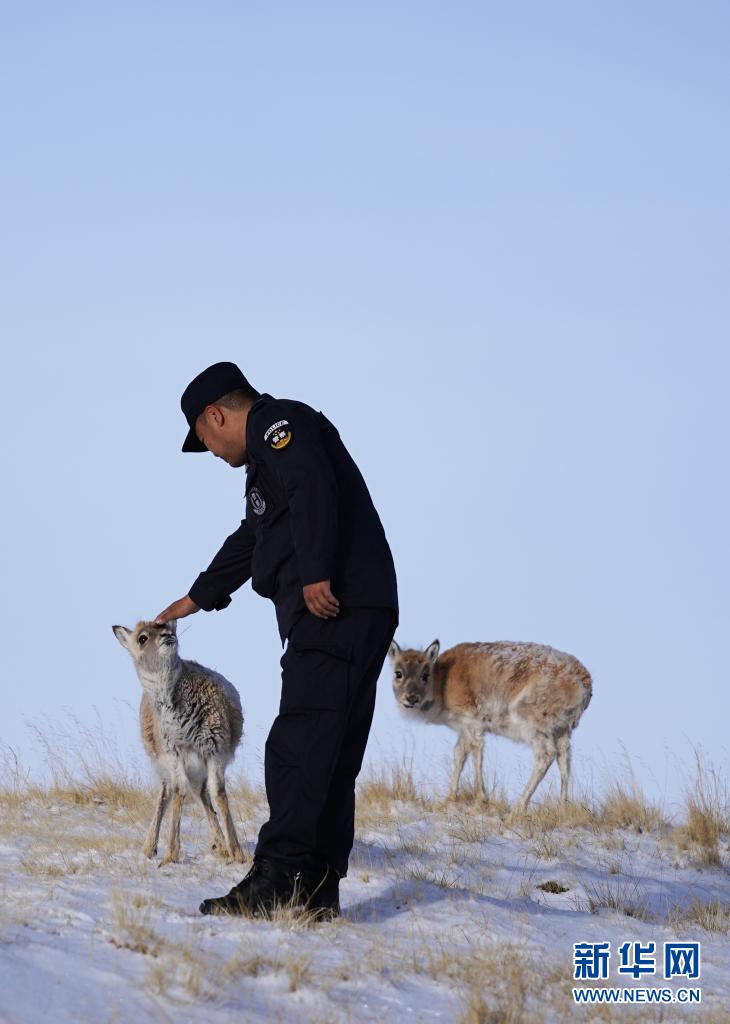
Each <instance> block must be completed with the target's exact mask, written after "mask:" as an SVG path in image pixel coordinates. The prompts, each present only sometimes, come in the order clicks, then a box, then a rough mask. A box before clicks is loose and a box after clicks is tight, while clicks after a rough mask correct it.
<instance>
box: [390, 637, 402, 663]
mask: <svg viewBox="0 0 730 1024" xmlns="http://www.w3.org/2000/svg"><path fill="white" fill-rule="evenodd" d="M399 654H400V647H399V646H398V644H397V643H396V642H395V640H391V642H390V647H389V648H388V657H389V658H390V660H391V661H393V659H394V658H397V657H398V655H399Z"/></svg>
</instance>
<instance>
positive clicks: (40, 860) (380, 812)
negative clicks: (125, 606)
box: [0, 772, 730, 1024]
mask: <svg viewBox="0 0 730 1024" xmlns="http://www.w3.org/2000/svg"><path fill="white" fill-rule="evenodd" d="M538 795H539V794H538ZM701 795H702V794H701ZM703 800H704V802H703ZM233 805H234V814H235V817H236V822H237V824H238V825H240V830H239V834H240V835H241V837H242V840H245V849H246V852H247V855H248V858H249V860H250V854H251V850H252V848H253V844H254V841H255V838H256V834H257V830H258V827H259V825H260V824H261V822H262V821H263V820H265V818H266V816H267V814H266V803H265V800H264V796H263V792H262V791H252V790H250V789H247V788H246V787H239V788H238V790H237V791H236V792H235V793H234V797H233ZM151 806H152V804H151V797H150V794H149V793H148V792H147V791H146V790H144V789H141V788H136V787H134V786H130V785H129V784H127V783H124V782H122V781H121V780H119V781H116V782H115V781H114V780H110V779H106V780H104V779H100V780H98V781H97V782H96V783H94V784H88V785H85V786H77V787H73V786H66V787H57V788H55V789H53V788H51V789H48V790H39V789H35V790H33V789H29V788H27V787H26V788H23V787H18V786H16V787H15V788H14V789H13V788H11V789H9V790H6V791H5V792H4V794H3V795H2V798H1V799H0V891H1V895H2V903H1V904H0V1020H2V1021H8V1022H12V1024H31V1022H36V1021H39V1020H42V1019H45V1020H52V1021H53V1022H54V1024H63V1022H68V1024H79V1022H84V1021H89V1022H94V1024H101V1022H107V1021H108V1022H112V1021H119V1022H122V1021H134V1022H136V1024H142V1022H144V1021H176V1022H187V1021H191V1022H192V1021H200V1022H224V1021H226V1022H228V1021H231V1022H232V1021H236V1022H240V1021H284V1020H286V1021H312V1022H318V1024H320V1022H327V1021H333V1022H334V1021H371V1020H386V1021H403V1020H412V1021H436V1020H440V1021H463V1022H465V1024H478V1022H495V1024H497V1022H503V1021H515V1022H517V1021H519V1022H522V1021H526V1022H529V1021H555V1022H558V1021H562V1020H566V1019H576V1020H613V1019H616V1020H618V1019H622V1020H623V1019H627V1018H630V1019H633V1020H640V1021H645V1020H646V1021H649V1020H665V1021H667V1020H684V1019H687V1020H693V1021H699V1020H702V1021H718V1022H720V1021H730V1012H728V1008H730V956H729V955H728V945H729V944H728V926H729V925H730V874H729V873H728V861H729V851H728V835H727V832H726V831H723V829H726V828H727V821H726V819H725V820H724V822H723V821H721V820H719V819H718V814H717V811H718V809H717V808H715V809H714V810H713V808H712V807H711V806H710V804H709V803H708V801H707V799H706V794H705V797H703V798H702V799H700V800H699V801H698V802H697V803H695V804H691V805H688V816H687V820H686V822H685V823H684V824H682V823H679V824H676V823H675V824H669V823H667V822H664V821H663V820H662V817H661V815H660V814H659V813H658V812H657V811H656V810H655V809H653V808H651V807H647V806H646V804H645V802H642V801H641V799H640V798H639V797H638V796H637V795H636V794H633V795H629V794H626V793H622V792H621V791H620V790H618V789H615V790H614V791H613V792H611V793H609V794H608V795H607V796H605V797H604V798H603V800H602V802H601V803H600V804H596V805H594V806H593V807H591V808H589V807H587V806H586V805H585V804H572V805H570V806H569V807H568V809H567V810H566V811H563V812H561V811H559V810H558V808H557V806H556V805H555V804H551V803H544V804H540V803H539V802H538V803H537V804H536V805H535V808H534V809H533V810H532V812H531V813H528V815H527V816H526V817H525V818H524V819H522V820H520V821H518V822H515V823H514V824H509V823H507V822H506V821H505V820H503V817H500V812H501V813H502V815H503V812H504V808H503V807H501V806H500V805H499V804H498V803H497V804H495V805H494V806H493V807H492V808H490V809H484V808H475V807H474V806H473V805H472V804H471V803H470V802H469V801H468V800H466V799H463V800H460V801H459V802H458V803H455V804H454V803H452V804H444V803H443V802H439V801H437V800H429V799H426V798H425V797H424V796H422V795H421V794H419V793H418V792H416V790H415V787H414V786H413V783H412V780H411V779H409V778H408V777H407V773H403V772H400V773H398V772H396V773H395V774H394V775H392V774H391V775H389V776H388V778H383V777H381V778H379V779H377V778H370V779H369V780H364V781H363V783H362V785H361V787H360V796H359V806H358V832H357V839H356V846H355V849H354V851H353V857H352V860H351V866H350V873H349V876H348V878H347V879H346V880H345V881H344V882H343V883H342V903H343V916H342V918H341V919H339V920H337V921H336V922H334V923H331V924H319V925H307V924H305V923H302V922H301V920H298V919H296V918H294V917H292V916H291V915H287V914H286V913H285V912H282V914H280V915H279V917H278V918H277V919H275V920H273V921H256V922H252V921H248V920H242V919H229V918H203V917H201V916H200V915H199V914H198V912H197V906H198V903H199V901H200V900H201V899H202V898H203V897H206V896H211V895H217V894H219V893H221V892H224V891H226V890H227V889H228V888H229V887H230V885H231V884H233V883H234V882H235V881H237V880H238V879H239V878H240V877H241V876H242V874H243V873H245V871H246V870H247V865H244V866H243V867H242V866H241V865H225V864H222V863H220V862H219V861H217V860H216V859H215V857H214V856H213V855H212V854H211V853H210V852H209V851H208V849H207V832H206V828H205V827H204V822H203V821H202V819H201V818H200V817H199V815H198V812H197V811H196V810H195V809H194V808H192V807H190V806H189V805H187V804H186V809H185V814H184V817H183V845H184V862H183V863H182V864H180V865H168V866H165V867H158V866H157V863H156V862H154V861H148V860H146V859H145V858H144V857H143V856H142V853H141V850H140V847H141V842H142V836H143V832H144V827H145V825H146V820H147V817H148V815H149V813H150V811H151ZM723 813H724V812H723ZM163 836H164V829H163ZM578 942H584V943H588V944H589V946H590V945H592V944H594V943H604V942H610V943H611V947H610V949H611V960H610V974H609V977H608V979H607V980H598V981H575V980H574V978H573V975H574V971H575V970H576V963H575V962H574V943H578ZM626 942H629V943H630V944H632V945H631V952H634V951H635V950H634V947H633V943H634V942H640V943H641V944H642V948H643V950H644V955H646V950H647V949H651V947H650V946H649V945H648V944H650V943H655V947H654V948H655V950H656V973H653V974H646V973H643V974H642V975H641V976H640V977H638V978H637V979H635V978H633V977H631V975H630V973H624V974H620V973H619V972H618V968H619V963H620V953H619V951H620V947H621V946H622V945H623V944H624V943H626ZM665 942H680V943H695V942H699V943H700V955H701V974H700V977H699V979H695V980H688V978H687V977H678V978H672V979H671V980H669V981H665V980H663V977H662V973H661V971H662V966H663V961H662V950H663V944H664V943H665ZM602 948H605V947H602ZM627 956H628V954H627ZM630 962H633V961H629V960H626V963H627V964H628V963H630ZM578 985H582V986H583V987H595V986H602V987H605V986H629V987H642V988H649V987H655V988H666V989H667V990H671V992H676V991H677V990H678V989H679V988H690V987H694V988H695V989H697V988H699V989H700V990H701V1000H702V1005H701V1006H696V1005H692V1006H687V1007H686V1008H684V1009H683V1008H682V1007H681V1006H680V1005H679V1004H677V1003H672V1004H671V1005H669V1004H664V1005H662V1006H661V1007H653V1006H649V1005H644V1006H633V1007H627V1006H608V1005H593V1006H575V1005H574V1004H573V996H572V988H573V987H574V986H578ZM670 997H671V998H676V996H674V997H672V996H669V995H668V996H665V998H670Z"/></svg>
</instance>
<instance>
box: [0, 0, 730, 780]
mask: <svg viewBox="0 0 730 1024" xmlns="http://www.w3.org/2000/svg"><path fill="white" fill-rule="evenodd" d="M729 29H730V11H729V9H728V7H727V5H725V4H719V3H718V4H714V3H699V4H689V3H684V4H676V3H640V4H636V3H613V4H610V5H608V4H606V5H603V8H602V9H599V7H598V5H595V4H591V5H586V4H578V3H575V4H573V3H555V4H538V3H520V4H510V5H506V4H491V3H474V4H471V3H459V2H456V3H451V4H434V3H423V2H419V3H387V4H383V3H370V4H367V5H366V4H361V5H353V4H342V3H339V4H334V3H333V4H320V3H310V4H292V3H287V4H266V5H264V4H260V3H255V4H254V3H243V2H241V3H209V4H204V5H203V4H190V3H175V4H172V3H156V4H148V3H145V4H142V3H134V2H132V3H126V4H124V5H110V4H98V3H75V2H73V0H71V2H69V3H66V4H62V5H61V4H51V3H27V4H22V5H20V4H15V5H5V6H4V8H3V10H2V12H1V13H0V114H1V121H0V130H1V132H2V136H1V137H2V142H1V144H0V146H1V152H2V189H1V191H0V218H1V222H2V231H1V238H2V241H1V242H0V273H1V279H2V285H3V287H2V291H3V302H2V313H1V316H2V323H1V324H0V328H1V337H2V346H3V371H4V372H3V381H4V387H3V391H4V403H5V405H4V422H5V425H6V445H5V450H4V452H3V456H2V458H3V474H2V477H3V484H4V487H3V493H4V499H3V502H2V511H1V512H0V516H1V517H2V538H3V570H4V571H3V579H4V586H3V588H2V624H3V642H4V651H5V659H4V662H5V674H6V677H5V684H4V687H3V689H4V691H5V693H6V698H5V704H4V713H3V718H2V723H0V741H2V743H3V744H6V745H11V746H13V747H14V748H16V749H19V750H20V752H21V755H22V757H23V759H24V760H25V761H26V762H27V763H29V764H35V763H36V761H37V756H38V755H37V752H36V750H35V748H34V746H33V742H32V738H31V735H30V733H29V731H28V728H27V723H28V722H29V721H34V720H37V717H38V716H39V715H40V714H41V713H46V714H47V715H49V716H50V718H51V719H53V720H56V721H58V720H62V719H63V716H64V714H65V712H64V711H63V709H64V708H68V709H71V710H72V712H73V713H74V714H75V715H77V716H78V717H79V718H80V720H82V721H85V722H86V721H89V722H90V721H92V720H93V719H94V709H98V713H99V715H100V717H101V720H102V721H103V722H104V723H106V724H107V725H108V727H109V728H110V730H112V731H114V732H116V734H117V735H118V736H119V738H120V744H121V747H122V750H123V752H124V753H125V755H127V754H128V755H129V757H130V758H131V757H138V756H139V742H138V739H137V736H136V731H135V723H134V716H133V714H132V713H131V712H130V711H129V708H128V707H127V704H128V703H129V704H132V705H136V703H137V700H138V696H139V690H138V683H137V680H136V676H135V675H134V672H133V669H132V665H131V662H130V661H129V659H128V657H127V655H126V653H125V652H124V651H123V650H122V649H121V648H120V647H119V646H118V644H117V643H116V641H115V639H114V637H113V635H112V632H111V629H110V626H111V624H112V623H114V622H121V623H124V624H126V625H132V624H133V623H134V622H135V621H136V620H137V619H138V618H142V617H148V616H152V615H154V614H155V613H156V612H158V611H159V610H160V609H161V608H162V607H163V606H164V605H166V604H167V603H169V602H170V601H172V600H173V599H175V598H177V597H179V596H180V595H182V594H183V593H185V592H186V590H187V588H188V586H189V585H190V584H191V583H192V581H193V579H194V578H195V576H196V575H197V573H198V571H199V570H200V569H202V568H204V567H205V565H207V563H208V561H209V560H210V558H211V557H212V555H213V554H214V552H215V551H216V550H217V548H218V546H219V544H220V542H221V541H222V540H223V539H224V537H225V536H226V535H227V533H229V532H230V530H231V529H233V528H234V527H235V526H236V525H237V524H238V522H239V521H240V519H241V516H242V515H243V511H242V501H241V495H242V489H243V474H242V471H235V472H234V471H232V470H230V469H228V468H227V467H226V466H223V465H222V464H221V463H220V462H218V461H215V460H213V458H212V457H211V456H204V455H203V456H198V455H183V454H182V453H181V452H180V445H181V443H182V439H183V437H184V434H185V424H184V421H183V418H182V414H181V413H180V410H179V396H180V393H181V391H182V390H183V388H184V387H185V385H186V384H187V382H188V381H189V379H190V378H191V377H192V376H193V375H195V374H196V373H197V372H199V370H201V369H202V368H203V367H204V366H206V365H208V364H209V363H211V362H214V361H216V360H219V359H232V360H235V361H236V362H238V363H239V365H240V366H241V367H242V369H243V370H244V372H245V373H246V374H247V375H248V376H249V377H250V379H251V380H252V382H253V383H254V384H255V385H256V386H257V387H259V388H260V389H261V390H267V391H270V392H271V393H273V394H275V395H279V396H282V397H292V398H298V399H301V400H303V401H307V402H310V403H311V404H313V405H314V406H316V407H317V408H322V409H323V410H324V411H325V412H326V413H327V415H328V416H329V417H330V418H331V419H332V420H333V421H334V422H335V423H336V424H337V425H338V426H339V428H340V431H341V434H342V436H343V438H344V439H345V441H346V443H347V444H348V445H349V447H350V450H351V451H352V453H353V455H354V456H355V458H356V460H357V461H358V463H359V465H360V467H361V469H362V471H363V473H364V475H365V477H366V480H367V481H368V484H369V486H370V489H371V492H372V494H373V497H374V499H375V502H376V505H377V507H378V509H379V511H380V513H381V517H382V519H383V522H384V524H385V527H386V531H387V533H388V536H389V539H390V542H391V546H392V548H393V552H394V556H395V560H396V567H397V571H398V577H399V584H400V595H401V603H402V611H401V627H400V629H399V632H398V639H399V640H400V641H401V643H403V644H417V643H423V644H425V643H428V642H430V641H431V640H432V639H433V638H434V637H435V636H438V637H439V638H440V639H441V642H442V645H443V646H448V645H451V644H453V643H457V642H459V641H462V640H493V639H512V640H515V639H523V640H534V641H541V642H546V643H550V644H553V645H554V646H556V647H559V648H562V649H565V650H569V651H571V652H573V653H575V654H576V655H578V657H580V658H581V659H582V660H583V661H584V662H585V664H586V665H587V666H588V668H589V669H590V670H591V672H592V673H593V676H594V684H595V690H594V694H595V695H594V700H593V703H592V704H591V706H590V708H589V709H588V711H587V712H586V715H585V718H584V720H583V722H582V723H581V725H580V727H579V729H578V731H577V732H576V735H575V741H574V749H575V767H576V774H582V775H583V776H584V777H586V778H594V779H597V778H598V775H599V774H600V772H601V770H602V769H601V765H602V764H604V763H606V762H607V763H609V764H613V763H614V761H615V760H616V759H617V757H618V756H619V754H620V750H621V745H622V744H623V745H625V747H626V749H627V751H628V752H629V754H630V755H632V757H634V759H635V765H636V769H637V774H638V775H639V777H640V778H641V779H642V781H643V782H644V784H645V785H646V786H647V788H648V789H650V790H651V791H653V792H656V793H659V794H663V793H666V794H667V796H668V798H669V799H670V800H673V799H675V798H676V797H677V796H678V795H679V792H680V789H681V779H680V776H679V774H678V772H677V766H676V761H675V759H676V758H679V759H681V760H682V761H683V762H687V761H689V759H690V756H691V744H693V743H694V744H700V745H701V746H702V747H703V749H704V750H705V751H706V752H707V754H708V755H709V756H710V757H712V758H713V759H714V760H715V762H716V763H718V764H722V763H725V764H726V763H727V753H728V741H727V721H728V704H729V700H728V670H727V665H726V663H725V661H724V657H723V651H724V647H725V642H724V637H725V631H726V627H727V619H728V600H727V580H728V576H729V575H730V564H728V563H729V561H730V560H729V558H728V543H727V529H728V521H729V516H728V512H729V511H730V510H729V508H728V505H729V502H728V481H727V469H726V465H727V456H726V450H727V440H728V413H727V408H728V400H727V387H728V353H727V323H728V306H729V305H730V303H729V301H728V269H729V266H728V264H729V261H728V255H729V253H728V249H729V248H730V246H729V243H728V239H729V238H730V231H729V228H730V224H729V220H730V217H729V213H730V203H729V201H728V187H727V168H728V133H727V130H726V124H727V109H728V100H729V98H730V97H729V95H728V93H729V90H728V85H729V77H730V75H729V72H728V65H727V50H726V43H727V39H728V30H729ZM188 624H191V628H190V630H189V632H187V633H186V634H185V635H184V637H183V639H182V642H181V647H182V653H183V654H184V655H187V656H190V657H194V658H196V659H198V660H200V661H203V662H207V663H208V664H211V665H214V666H216V667H217V668H218V669H220V670H221V671H223V672H224V673H225V674H226V675H228V676H229V678H230V679H231V680H232V681H234V682H235V683H236V684H237V685H238V687H239V689H240V690H241V694H242V698H243V703H244V709H245V711H246V715H247V722H246V737H245V754H244V757H243V760H242V763H243V764H244V766H246V768H247V770H248V771H249V772H250V773H251V775H252V778H253V779H254V780H255V781H260V780H261V777H262V774H261V773H262V766H261V758H262V753H263V743H264V740H265V737H266V733H267V731H268V728H269V725H270V723H271V721H272V719H273V717H274V715H275V713H276V708H277V705H278V698H279V674H278V673H279V667H278V657H279V656H280V653H281V649H280V646H279V644H278V640H277V635H276V628H275V620H274V612H273V607H272V606H271V605H270V604H269V603H268V602H266V601H263V600H262V599H260V598H258V597H257V596H256V595H255V594H253V593H252V592H251V590H250V588H249V587H248V586H246V587H245V588H244V589H243V590H241V591H239V593H238V594H237V595H236V596H235V597H234V601H233V603H232V604H231V606H230V607H229V608H228V609H227V610H226V611H224V612H214V613H210V614H208V615H206V614H204V613H199V614H198V615H197V616H195V617H194V618H192V619H188V620H187V621H186V622H185V624H182V623H181V630H182V629H183V628H185V626H187V625H188ZM8 698H9V702H8ZM453 739H454V737H453V735H452V734H450V733H449V732H447V730H445V729H435V728H431V729H428V730H426V728H425V727H424V728H420V729H419V728H417V727H412V726H410V725H407V724H406V723H404V721H403V719H401V717H400V715H399V714H398V713H397V711H396V709H395V707H394V703H393V699H392V695H391V691H390V681H389V676H388V675H387V674H384V675H383V677H382V680H381V684H380V691H379V698H378V706H377V711H376V720H375V723H374V727H373V732H372V735H371V745H370V748H369V758H370V759H371V760H372V761H373V762H374V763H377V762H378V761H379V759H381V758H383V757H387V756H399V755H400V753H401V752H402V751H404V750H407V751H410V752H411V753H412V754H413V755H414V756H415V757H416V759H417V760H419V761H420V762H421V763H423V764H425V765H426V766H427V767H428V768H429V770H431V771H432V772H435V773H437V776H438V781H439V782H441V781H442V774H443V762H444V759H448V757H449V756H450V749H451V747H452V744H453ZM495 759H496V763H498V765H499V766H500V771H503V772H504V773H505V774H506V778H507V784H508V786H509V789H510V792H514V791H515V790H516V789H517V788H518V787H519V786H520V784H521V783H522V782H523V781H524V778H525V774H526V772H527V768H528V765H529V752H528V751H527V750H526V749H525V748H517V747H514V746H512V745H511V744H509V742H508V741H507V740H501V739H495V740H493V741H492V742H491V743H490V744H489V751H488V761H489V763H490V764H494V763H495Z"/></svg>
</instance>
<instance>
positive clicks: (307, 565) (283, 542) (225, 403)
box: [155, 362, 398, 917]
mask: <svg viewBox="0 0 730 1024" xmlns="http://www.w3.org/2000/svg"><path fill="white" fill-rule="evenodd" d="M180 404H181V406H182V410H183V413H184V414H185V418H186V420H187V422H188V426H189V428H190V430H189V432H188V435H187V437H186V438H185V443H184V444H183V449H182V450H183V451H184V452H194V451H195V452H204V451H211V452H213V454H214V455H216V456H217V457H218V458H222V459H224V460H225V461H226V462H227V463H228V464H229V465H230V466H233V467H235V468H238V467H241V466H243V465H244V464H245V466H246V516H245V519H244V520H243V521H242V522H241V525H240V526H239V527H238V529H237V530H235V531H234V532H233V533H232V534H231V535H230V537H228V538H227V540H226V541H225V542H224V543H223V546H222V547H221V549H220V551H219V552H218V553H217V554H216V556H215V557H214V559H213V561H212V562H211V563H210V565H209V566H208V568H207V569H206V570H205V572H202V573H201V574H200V575H199V576H198V578H197V579H196V580H195V582H194V583H193V585H192V587H191V588H190V591H189V593H188V594H187V595H186V596H185V597H183V598H180V600H178V601H175V602H174V603H173V604H172V605H170V606H169V607H168V608H166V609H165V610H164V611H163V612H161V613H160V614H159V615H158V616H157V618H156V620H155V621H156V622H158V623H162V622H167V621H169V620H170V619H177V618H181V617H183V616H185V615H189V614H191V613H192V612H196V611H198V609H200V608H203V609H205V610H206V611H211V610H212V609H214V608H215V609H222V608H225V607H227V606H228V605H229V604H230V603H231V596H230V595H231V594H232V593H233V591H234V590H237V589H238V588H239V587H240V586H241V585H242V584H243V583H245V582H246V581H247V580H248V579H251V585H252V587H253V589H254V590H255V591H256V592H257V593H258V594H261V595H262V596H264V597H269V598H271V600H272V601H273V602H274V606H275V608H276V616H277V621H278V626H279V633H280V635H281V639H282V644H283V643H284V642H285V641H286V650H285V652H284V654H283V656H282V658H281V668H282V688H281V701H280V704H279V714H278V715H277V717H276V719H275V720H274V724H273V725H272V727H271V731H270V733H269V735H268V738H267V740H266V746H265V757H264V773H265V783H266V795H267V799H268V803H269V820H268V821H267V822H266V823H265V824H264V825H263V826H262V828H261V831H260V832H259V837H258V842H257V844H256V849H255V850H254V862H253V866H252V868H251V870H250V871H249V872H248V874H247V875H246V877H245V878H244V879H243V880H242V881H241V882H240V883H239V884H238V885H236V886H234V888H233V889H231V891H230V892H229V893H228V894H227V895H226V896H221V897H218V898H215V899H207V900H204V901H203V903H202V904H201V905H200V910H201V912H202V913H204V914H209V913H240V914H249V915H257V914H262V913H268V912H269V911H270V910H271V909H272V908H273V907H274V906H275V905H276V904H279V903H282V902H289V903H290V905H297V906H303V907H306V908H307V909H308V910H310V911H313V912H314V913H315V914H316V915H317V916H322V917H331V916H335V915H336V914H338V913H339V880H340V878H342V877H344V876H345V875H346V874H347V865H348V858H349V855H350V851H351V850H352V844H353V837H354V815H355V779H356V777H357V775H358V773H359V771H360V768H361V765H362V759H363V754H364V752H365V745H366V743H367V738H368V734H369V731H370V725H371V722H372V717H373V710H374V706H375V689H376V682H377V679H378V676H379V674H380V670H381V668H382V665H383V662H384V660H385V656H386V653H387V651H388V647H389V644H390V641H391V640H392V638H393V634H394V632H395V628H396V625H397V622H398V597H397V588H396V577H395V569H394V566H393V558H392V555H391V552H390V548H389V546H388V542H387V540H386V538H385V533H384V531H383V527H382V524H381V522H380V519H379V517H378V513H377V512H376V510H375V507H374V505H373V503H372V500H371V498H370V494H369V493H368V489H367V487H366V485H365V481H364V480H363V478H362V475H361V473H360V471H359V469H358V468H357V466H356V465H355V462H354V461H353V459H352V458H351V456H350V454H349V453H348V451H347V449H346V448H345V446H344V444H343V443H342V441H341V439H340V435H339V433H338V432H337V430H336V429H335V427H334V426H333V425H332V423H330V421H329V420H328V419H327V418H326V416H324V415H323V413H321V412H316V411H315V410H314V409H312V408H311V407H310V406H308V405H305V404H304V403H302V402H296V401H290V400H288V399H278V398H273V397H272V396H271V395H269V394H259V392H257V391H256V390H255V389H254V388H252V387H251V385H250V384H249V383H248V381H247V380H246V378H245V377H244V375H243V374H242V373H241V371H240V370H239V368H238V367H237V366H236V365H235V364H234V363H227V362H226V363H216V364H214V365H213V366H209V367H208V368H207V369H206V370H204V371H203V372H202V373H201V374H199V375H198V376H197V377H196V378H195V379H194V380H193V381H192V382H191V383H190V384H189V385H188V387H187V388H186V389H185V391H184V393H183V395H182V398H181V402H180Z"/></svg>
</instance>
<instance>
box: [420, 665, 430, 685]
mask: <svg viewBox="0 0 730 1024" xmlns="http://www.w3.org/2000/svg"><path fill="white" fill-rule="evenodd" d="M421 679H422V680H423V681H424V683H427V682H428V669H427V668H425V669H424V670H423V672H421Z"/></svg>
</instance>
